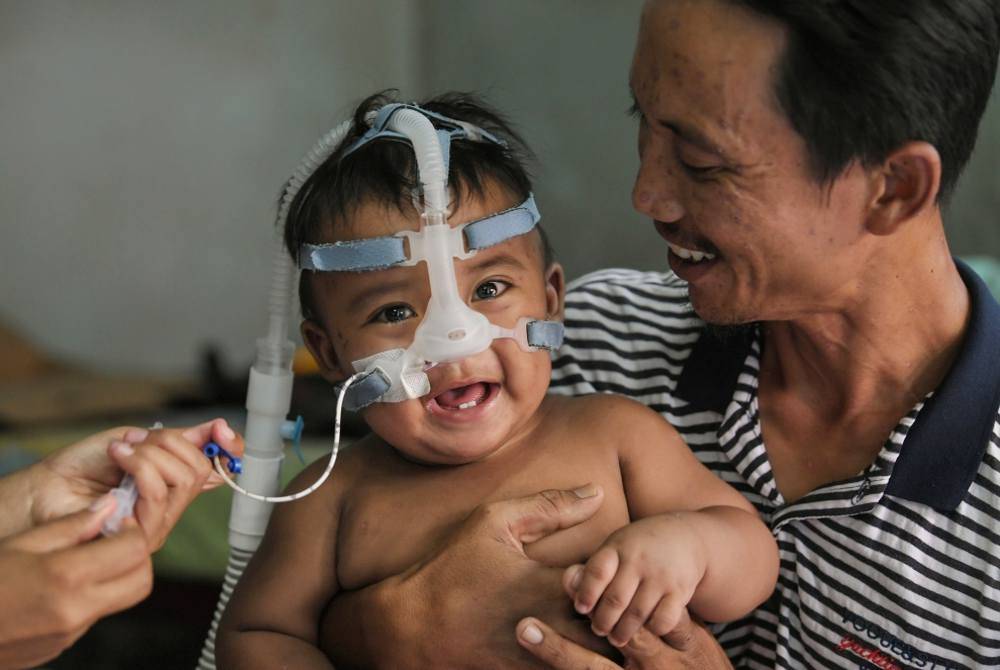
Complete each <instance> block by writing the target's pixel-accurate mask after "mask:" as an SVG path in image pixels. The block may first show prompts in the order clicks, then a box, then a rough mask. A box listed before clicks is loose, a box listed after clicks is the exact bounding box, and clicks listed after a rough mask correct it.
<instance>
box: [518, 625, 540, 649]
mask: <svg viewBox="0 0 1000 670" xmlns="http://www.w3.org/2000/svg"><path fill="white" fill-rule="evenodd" d="M521 639H522V640H524V641H525V642H527V643H528V644H539V643H541V641H542V640H544V639H545V636H543V635H542V629H541V628H539V627H538V626H536V625H535V624H532V623H529V624H528V625H527V626H525V627H524V628H523V629H522V630H521Z"/></svg>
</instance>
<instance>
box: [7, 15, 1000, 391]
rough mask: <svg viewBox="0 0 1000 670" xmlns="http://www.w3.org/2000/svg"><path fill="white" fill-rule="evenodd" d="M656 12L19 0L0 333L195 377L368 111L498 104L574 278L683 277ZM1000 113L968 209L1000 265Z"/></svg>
mask: <svg viewBox="0 0 1000 670" xmlns="http://www.w3.org/2000/svg"><path fill="white" fill-rule="evenodd" d="M640 6H641V0H615V1H614V2H609V1H608V0H544V1H540V0H504V2H487V1H486V0H336V1H335V0H297V1H296V2H294V3H287V2H278V1H277V0H241V1H240V2H228V1H227V2H221V1H220V2H208V3H205V2H199V1H196V0H178V1H176V2H170V3H167V2H154V1H153V0H141V1H136V2H111V1H110V0H94V1H91V2H87V3H77V2H70V1H69V0H61V1H59V2H31V1H29V0H22V1H20V2H5V3H2V4H0V156H2V158H0V230H2V232H3V243H2V245H0V323H6V324H10V325H13V326H14V327H16V328H18V329H20V330H21V331H23V332H24V333H26V334H27V335H29V336H30V337H31V338H32V339H34V340H35V341H37V342H39V343H40V344H41V345H42V346H44V347H46V348H47V349H49V350H51V351H53V352H55V353H56V354H58V355H60V356H62V357H65V358H67V359H70V360H75V361H78V362H81V363H85V364H88V365H92V366H95V367H99V368H103V369H109V370H118V371H125V370H128V371H148V372H159V373H184V372H189V371H191V370H193V368H194V366H195V364H196V354H197V351H198V348H199V347H200V346H201V345H202V344H203V343H205V342H209V341H212V342H216V343H218V344H220V345H223V346H224V347H225V348H226V349H227V351H228V352H230V355H231V356H232V357H233V358H234V359H241V358H246V359H249V356H250V355H251V352H252V346H253V340H254V338H256V337H257V336H258V335H259V334H260V333H261V332H262V330H263V327H264V297H263V296H264V293H265V290H266V286H267V283H268V279H269V277H268V275H269V270H268V261H269V257H270V244H271V237H270V235H271V228H270V225H271V222H272V218H273V215H274V200H275V198H276V196H277V191H278V188H279V186H280V184H281V182H282V180H283V179H284V178H285V177H286V176H287V174H288V173H289V172H290V171H291V169H292V168H293V167H294V166H295V165H296V164H297V162H298V159H299V157H300V156H301V154H302V153H304V151H305V150H306V149H308V148H309V146H310V145H311V144H312V142H313V141H314V140H315V138H316V137H318V136H319V134H320V133H322V132H323V131H325V130H326V129H328V128H330V127H332V126H333V125H334V124H335V123H336V122H337V121H339V120H340V119H342V118H343V117H344V115H345V114H346V113H347V112H348V111H349V110H350V109H351V108H352V107H353V104H355V103H356V102H357V101H358V100H359V99H360V98H362V97H363V96H365V95H367V94H368V93H370V92H372V91H374V90H377V89H380V88H385V87H390V86H396V87H399V88H401V89H402V90H403V92H404V94H405V95H406V96H407V97H420V96H423V95H426V94H429V93H434V92H439V91H442V90H446V89H472V90H477V91H480V92H483V93H485V94H486V95H487V96H488V97H489V98H490V99H491V100H492V101H493V102H494V103H495V104H496V105H498V106H499V107H500V108H501V109H503V110H505V111H507V112H508V113H509V114H510V115H511V116H512V117H513V118H514V120H515V121H516V122H517V123H518V124H519V126H520V128H521V129H522V130H523V132H524V134H525V135H526V138H527V139H528V141H529V143H530V144H531V145H532V146H533V148H534V149H535V150H536V152H537V153H538V155H539V157H540V159H541V161H540V169H539V170H538V178H537V194H538V200H539V204H540V207H541V208H542V213H543V216H544V222H545V225H546V226H547V227H548V230H549V232H550V234H551V236H552V238H553V241H554V244H555V246H556V250H557V253H558V255H559V257H560V259H561V260H562V261H563V262H564V264H565V265H566V266H567V269H568V271H569V274H570V275H571V276H575V275H578V274H581V273H583V272H585V271H588V270H592V269H595V268H598V267H604V266H609V265H628V266H633V267H640V268H660V267H664V266H665V256H664V254H665V251H664V248H663V245H662V244H661V243H660V242H659V239H658V238H657V237H656V236H655V234H654V233H653V231H652V228H651V226H650V225H649V223H648V222H647V221H646V220H644V219H643V218H642V217H640V216H638V215H637V214H635V213H633V212H632V210H631V207H630V205H629V192H630V189H631V182H632V178H633V176H634V173H635V169H636V165H637V161H636V157H635V148H634V146H635V137H634V136H635V123H634V121H633V120H631V119H629V118H627V117H626V115H625V109H626V107H627V106H628V104H629V98H628V92H627V87H626V81H627V70H628V64H629V59H630V57H631V51H632V46H633V40H634V38H635V30H636V25H637V21H638V14H639V8H640ZM998 151H1000V101H997V100H994V101H993V103H992V104H991V106H990V108H989V110H988V112H987V119H986V122H985V124H984V130H983V132H982V137H981V140H980V144H979V148H978V150H977V153H976V156H975V157H974V159H973V161H972V164H971V165H970V168H969V170H968V173H967V175H966V177H965V179H964V181H963V182H962V184H961V186H960V189H959V192H958V194H957V195H956V198H955V200H954V204H953V206H952V208H951V210H950V211H949V213H948V221H949V227H950V234H951V238H952V241H953V244H954V247H955V249H956V250H957V251H958V252H960V253H966V254H968V253H992V254H994V255H996V256H1000V226H997V225H996V223H995V217H996V212H997V211H998V205H1000V202H998V201H1000V188H998V187H1000V183H998V180H1000V177H998V174H1000V171H998V170H997V162H996V156H997V155H998Z"/></svg>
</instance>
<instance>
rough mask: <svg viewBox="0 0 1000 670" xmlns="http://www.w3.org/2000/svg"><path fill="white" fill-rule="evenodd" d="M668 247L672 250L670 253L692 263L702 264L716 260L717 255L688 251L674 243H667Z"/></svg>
mask: <svg viewBox="0 0 1000 670" xmlns="http://www.w3.org/2000/svg"><path fill="white" fill-rule="evenodd" d="M667 246H668V247H669V248H670V253H672V254H674V255H675V256H677V257H678V258H681V259H683V260H685V261H688V262H690V263H700V262H702V261H714V260H715V254H710V253H708V252H707V251H696V250H694V249H686V248H684V247H682V246H680V245H679V244H674V243H673V242H667Z"/></svg>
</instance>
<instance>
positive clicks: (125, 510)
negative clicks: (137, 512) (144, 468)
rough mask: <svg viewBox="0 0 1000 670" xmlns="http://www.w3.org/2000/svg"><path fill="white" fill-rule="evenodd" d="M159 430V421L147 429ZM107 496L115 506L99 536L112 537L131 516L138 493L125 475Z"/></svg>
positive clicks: (160, 426)
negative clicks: (112, 498) (111, 498)
mask: <svg viewBox="0 0 1000 670" xmlns="http://www.w3.org/2000/svg"><path fill="white" fill-rule="evenodd" d="M160 428H163V424H162V423H160V422H159V421H157V422H156V423H154V424H153V425H152V426H150V427H149V429H150V430H159V429H160ZM108 494H110V495H111V496H113V497H114V499H115V502H116V503H117V505H115V511H114V512H112V513H111V516H109V517H108V518H107V519H105V520H104V524H103V525H102V526H101V534H102V535H104V536H105V537H106V536H108V535H114V534H115V533H117V532H118V531H119V530H121V527H122V522H123V521H124V520H125V519H127V518H129V517H130V516H132V510H133V509H134V508H135V501H136V499H137V498H138V497H139V491H138V490H136V488H135V480H134V479H133V478H132V475H129V474H126V475H125V476H124V477H122V480H121V482H120V483H119V484H118V486H116V487H115V488H113V489H111V490H110V491H108Z"/></svg>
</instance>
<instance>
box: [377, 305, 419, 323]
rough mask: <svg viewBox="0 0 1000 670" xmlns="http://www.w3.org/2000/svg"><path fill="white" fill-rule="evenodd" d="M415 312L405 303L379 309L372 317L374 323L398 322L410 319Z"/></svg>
mask: <svg viewBox="0 0 1000 670" xmlns="http://www.w3.org/2000/svg"><path fill="white" fill-rule="evenodd" d="M414 316H416V314H415V313H414V311H413V310H412V309H410V308H409V307H407V306H406V305H390V306H389V307H386V308H385V309H383V310H381V311H379V312H378V313H377V314H376V315H375V316H374V317H373V318H372V322H374V323H399V322H400V321H406V320H407V319H412V318H413V317H414Z"/></svg>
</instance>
